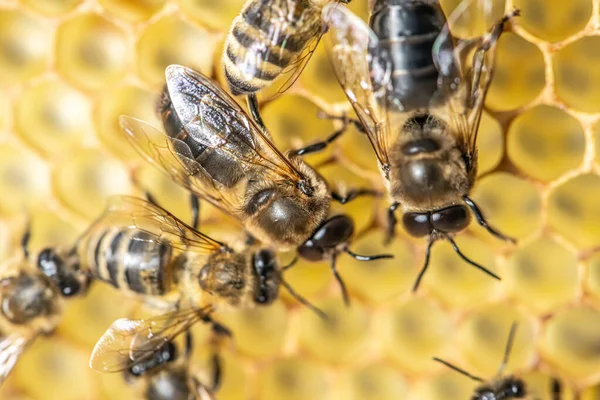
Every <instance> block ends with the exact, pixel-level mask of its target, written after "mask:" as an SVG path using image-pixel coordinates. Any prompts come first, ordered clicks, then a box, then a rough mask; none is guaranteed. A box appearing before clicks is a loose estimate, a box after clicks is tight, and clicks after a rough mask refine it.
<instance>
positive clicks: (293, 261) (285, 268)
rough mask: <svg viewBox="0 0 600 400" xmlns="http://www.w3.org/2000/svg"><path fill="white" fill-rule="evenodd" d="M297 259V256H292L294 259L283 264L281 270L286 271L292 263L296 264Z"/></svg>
mask: <svg viewBox="0 0 600 400" xmlns="http://www.w3.org/2000/svg"><path fill="white" fill-rule="evenodd" d="M298 260H299V257H298V256H296V257H294V259H293V260H292V261H290V263H289V264H288V265H284V266H283V267H281V271H287V270H288V269H290V268H292V267H293V266H294V265H296V263H297V262H298Z"/></svg>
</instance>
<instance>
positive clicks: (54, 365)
mask: <svg viewBox="0 0 600 400" xmlns="http://www.w3.org/2000/svg"><path fill="white" fill-rule="evenodd" d="M88 357H89V353H88V352H87V351H86V350H84V349H81V348H77V347H76V346H74V345H73V344H71V343H67V342H65V341H63V340H60V339H59V338H56V337H54V338H53V339H52V340H44V339H38V340H36V342H35V343H34V344H33V346H31V347H30V348H29V349H27V351H26V352H25V353H24V354H23V356H22V358H21V359H20V360H19V362H18V363H17V365H16V367H15V370H14V371H13V374H14V375H15V376H14V382H15V385H16V386H17V387H19V388H21V389H22V390H23V391H24V392H26V393H27V394H29V395H30V396H32V397H33V398H35V399H44V400H80V399H90V400H94V398H95V395H94V389H93V385H94V381H93V374H94V372H93V371H92V370H91V369H89V368H87V367H86V366H87V364H88ZM32 382H35V385H33V384H32Z"/></svg>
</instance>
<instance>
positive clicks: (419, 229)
mask: <svg viewBox="0 0 600 400" xmlns="http://www.w3.org/2000/svg"><path fill="white" fill-rule="evenodd" d="M402 224H403V225H404V229H406V231H407V232H408V233H410V234H411V235H412V236H414V237H422V236H427V235H429V234H430V233H431V231H432V230H433V226H432V225H431V222H430V221H429V214H428V213H405V214H404V215H403V216H402Z"/></svg>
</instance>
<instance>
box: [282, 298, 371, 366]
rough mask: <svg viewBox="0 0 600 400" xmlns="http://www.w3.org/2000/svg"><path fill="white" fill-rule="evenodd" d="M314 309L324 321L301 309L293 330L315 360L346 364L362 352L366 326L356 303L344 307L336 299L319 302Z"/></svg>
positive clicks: (364, 311) (364, 312) (363, 316)
mask: <svg viewBox="0 0 600 400" xmlns="http://www.w3.org/2000/svg"><path fill="white" fill-rule="evenodd" d="M316 306H317V307H319V308H320V309H321V310H322V311H324V312H325V314H327V319H323V318H320V317H319V316H318V315H317V314H315V313H314V312H313V311H312V310H309V309H308V308H305V309H303V310H302V312H301V314H300V316H299V318H298V320H297V321H296V322H297V326H295V327H294V328H295V329H294V331H295V332H298V341H299V343H300V345H301V346H302V347H303V348H304V349H306V350H307V351H308V352H309V353H310V354H311V355H312V356H313V357H314V358H316V359H318V360H321V361H324V362H327V363H331V364H342V365H347V364H348V363H350V362H351V361H352V360H354V359H356V358H357V356H359V355H360V354H361V352H362V351H363V350H364V344H365V339H366V338H367V330H368V327H369V317H368V315H367V312H366V310H365V309H364V308H363V307H362V306H361V305H360V304H357V303H356V302H355V303H353V304H352V307H346V306H345V305H344V303H343V301H342V299H341V298H340V297H339V296H335V297H333V298H329V299H326V300H324V301H323V300H321V301H319V302H317V303H316Z"/></svg>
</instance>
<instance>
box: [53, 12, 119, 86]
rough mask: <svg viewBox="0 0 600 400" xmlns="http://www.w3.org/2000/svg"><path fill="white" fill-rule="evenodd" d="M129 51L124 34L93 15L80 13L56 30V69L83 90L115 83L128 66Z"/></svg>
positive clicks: (116, 27)
mask: <svg viewBox="0 0 600 400" xmlns="http://www.w3.org/2000/svg"><path fill="white" fill-rule="evenodd" d="M129 54H130V50H129V48H128V42H127V37H126V35H125V32H123V31H122V30H121V28H119V27H118V26H117V25H115V24H113V23H112V22H110V21H109V20H107V19H105V18H103V17H101V16H99V15H96V14H81V15H78V16H76V17H74V18H73V19H71V20H68V21H66V22H63V23H62V25H60V27H59V28H58V30H57V31H56V68H57V70H58V72H59V73H60V74H62V75H63V76H64V77H65V78H66V79H67V80H69V81H70V82H71V83H72V84H74V85H75V86H77V87H79V88H82V89H85V90H98V89H103V88H106V87H107V86H110V85H113V84H115V83H117V82H118V81H119V80H120V79H121V78H122V77H123V76H124V75H125V71H126V68H127V65H128V62H129V60H128V57H129Z"/></svg>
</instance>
